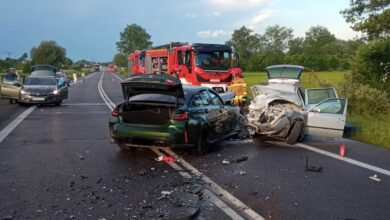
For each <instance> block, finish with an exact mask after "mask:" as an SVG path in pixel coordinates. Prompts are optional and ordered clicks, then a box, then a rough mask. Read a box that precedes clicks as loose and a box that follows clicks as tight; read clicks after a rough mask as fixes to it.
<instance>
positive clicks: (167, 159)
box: [156, 156, 176, 162]
mask: <svg viewBox="0 0 390 220" xmlns="http://www.w3.org/2000/svg"><path fill="white" fill-rule="evenodd" d="M156 160H157V161H163V162H176V159H175V158H174V157H169V156H159V157H158V158H157V159H156Z"/></svg>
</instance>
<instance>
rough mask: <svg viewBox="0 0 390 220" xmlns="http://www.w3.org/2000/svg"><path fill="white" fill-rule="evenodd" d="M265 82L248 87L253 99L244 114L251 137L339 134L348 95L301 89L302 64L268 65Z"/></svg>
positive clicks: (290, 141)
mask: <svg viewBox="0 0 390 220" xmlns="http://www.w3.org/2000/svg"><path fill="white" fill-rule="evenodd" d="M266 70H267V75H268V84H265V85H255V86H252V87H251V90H252V94H253V97H254V98H253V100H252V102H251V104H250V105H249V108H248V112H247V114H246V118H247V120H248V122H247V126H246V127H247V130H248V132H249V133H250V135H251V136H252V137H253V138H254V139H259V140H266V139H269V138H272V139H277V140H282V141H285V142H286V143H288V144H295V143H296V142H297V141H300V140H303V138H304V136H305V134H309V135H318V136H325V137H342V135H343V132H344V126H345V120H346V113H347V99H343V98H338V95H337V92H336V90H335V89H334V88H315V89H306V90H303V89H302V88H301V87H300V84H299V79H300V76H301V74H302V72H303V70H304V68H303V67H302V66H296V65H275V66H270V67H267V69H266Z"/></svg>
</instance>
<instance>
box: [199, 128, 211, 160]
mask: <svg viewBox="0 0 390 220" xmlns="http://www.w3.org/2000/svg"><path fill="white" fill-rule="evenodd" d="M206 131H207V130H206V129H204V130H203V131H202V133H201V135H200V137H199V139H198V143H197V146H196V148H197V149H196V150H197V151H198V154H199V155H206V154H207V153H208V152H209V148H210V143H209V141H208V140H207V132H206Z"/></svg>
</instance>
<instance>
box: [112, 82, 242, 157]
mask: <svg viewBox="0 0 390 220" xmlns="http://www.w3.org/2000/svg"><path fill="white" fill-rule="evenodd" d="M121 86H122V91H123V98H124V100H125V101H124V102H123V103H121V104H119V105H117V106H116V107H115V108H114V109H113V111H112V113H111V117H110V120H109V129H110V135H111V137H112V139H113V140H114V142H115V143H116V144H117V145H118V146H119V147H120V148H122V149H125V150H129V149H131V148H134V147H173V148H187V147H188V148H191V147H194V148H196V149H197V151H198V153H199V154H201V155H204V154H206V153H207V152H208V151H209V147H210V144H213V143H216V142H218V141H221V140H223V139H225V138H227V137H230V136H233V135H245V133H246V130H245V128H244V127H245V117H244V116H243V115H242V114H240V110H239V108H238V107H232V106H231V105H230V102H231V101H232V98H233V96H231V95H229V94H225V96H222V97H224V99H222V98H221V96H219V95H218V94H217V93H216V92H215V91H213V90H212V89H209V88H207V87H201V86H190V85H182V84H181V82H180V80H179V79H177V78H176V77H173V76H171V75H167V74H158V75H156V74H139V75H136V76H133V77H130V78H129V79H127V80H125V81H123V82H122V83H121Z"/></svg>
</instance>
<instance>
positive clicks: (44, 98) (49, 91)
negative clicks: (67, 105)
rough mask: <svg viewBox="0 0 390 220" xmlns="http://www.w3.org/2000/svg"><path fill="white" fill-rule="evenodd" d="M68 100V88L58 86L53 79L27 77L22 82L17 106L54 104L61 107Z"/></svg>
mask: <svg viewBox="0 0 390 220" xmlns="http://www.w3.org/2000/svg"><path fill="white" fill-rule="evenodd" d="M67 98H68V87H66V86H65V83H62V84H58V82H57V80H56V78H55V77H51V76H29V77H27V78H26V79H25V80H24V84H23V87H22V89H21V90H20V92H19V104H20V105H26V104H55V105H61V103H62V100H63V99H67Z"/></svg>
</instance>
